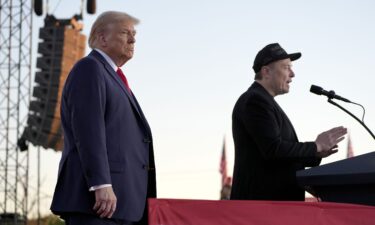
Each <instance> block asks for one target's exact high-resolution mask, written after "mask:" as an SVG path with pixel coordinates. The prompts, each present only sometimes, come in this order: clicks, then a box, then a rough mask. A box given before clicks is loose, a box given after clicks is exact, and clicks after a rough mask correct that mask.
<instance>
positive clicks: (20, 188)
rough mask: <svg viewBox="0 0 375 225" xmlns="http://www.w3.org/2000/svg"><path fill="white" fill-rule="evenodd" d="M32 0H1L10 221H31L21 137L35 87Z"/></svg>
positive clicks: (3, 204) (3, 197)
mask: <svg viewBox="0 0 375 225" xmlns="http://www.w3.org/2000/svg"><path fill="white" fill-rule="evenodd" d="M31 4H32V1H31V0H0V220H1V216H2V217H3V219H4V218H8V219H7V222H8V223H6V224H12V221H14V224H23V223H24V224H26V222H27V213H28V178H29V174H28V172H29V153H28V151H24V152H22V151H20V149H19V147H17V140H18V138H19V137H20V135H21V132H22V131H23V129H24V127H25V124H26V119H27V112H28V104H29V98H30V90H31V89H30V86H31V46H32V6H31ZM10 220H12V221H10Z"/></svg>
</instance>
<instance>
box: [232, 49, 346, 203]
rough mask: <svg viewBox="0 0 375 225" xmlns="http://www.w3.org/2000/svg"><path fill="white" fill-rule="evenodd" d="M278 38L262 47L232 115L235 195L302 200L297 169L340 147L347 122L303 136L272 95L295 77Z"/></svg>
mask: <svg viewBox="0 0 375 225" xmlns="http://www.w3.org/2000/svg"><path fill="white" fill-rule="evenodd" d="M300 57H301V53H294V54H287V52H286V51H285V50H284V49H283V48H282V47H281V46H280V45H279V44H278V43H274V44H269V45H267V46H265V47H264V48H263V49H262V50H261V51H259V52H258V54H257V56H256V57H255V60H254V65H253V69H254V71H255V73H256V75H255V82H254V83H253V84H252V85H251V87H250V88H249V89H248V90H247V91H246V92H245V93H244V94H242V95H241V97H240V98H239V99H238V101H237V103H236V105H235V106H234V110H233V115H232V129H233V139H234V144H235V164H234V172H233V184H232V185H233V186H232V193H231V199H240V200H250V199H252V200H300V201H303V200H304V198H305V197H304V190H303V189H302V188H300V187H298V185H297V181H296V171H297V170H301V169H304V168H305V167H311V166H317V165H319V164H320V161H321V158H323V157H327V156H329V155H331V154H333V153H335V152H337V143H339V142H340V141H342V140H343V139H344V137H343V136H344V135H345V134H346V132H347V131H346V128H343V127H336V128H333V129H331V130H328V131H326V132H323V133H321V134H320V135H318V137H317V138H316V140H315V142H299V141H298V138H297V135H296V133H295V131H294V128H293V125H292V123H291V122H290V120H289V119H288V117H287V115H286V114H285V113H284V112H283V110H282V109H281V107H280V106H279V105H278V104H277V102H276V101H275V99H274V97H275V96H277V95H281V94H285V93H288V92H289V84H290V82H291V81H292V78H293V77H294V72H293V71H292V68H291V67H292V63H291V61H293V60H296V59H298V58H300Z"/></svg>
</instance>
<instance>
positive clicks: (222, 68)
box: [31, 0, 375, 208]
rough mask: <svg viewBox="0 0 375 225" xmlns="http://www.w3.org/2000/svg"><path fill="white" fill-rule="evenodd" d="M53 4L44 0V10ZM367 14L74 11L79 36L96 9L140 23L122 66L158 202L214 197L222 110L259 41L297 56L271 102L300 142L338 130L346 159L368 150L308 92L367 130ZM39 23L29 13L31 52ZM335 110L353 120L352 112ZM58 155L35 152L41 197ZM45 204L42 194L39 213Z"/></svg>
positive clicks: (347, 10) (304, 5)
mask: <svg viewBox="0 0 375 225" xmlns="http://www.w3.org/2000/svg"><path fill="white" fill-rule="evenodd" d="M57 2H58V1H57V0H53V1H52V0H51V1H50V4H51V6H50V9H51V10H52V9H53V8H54V7H55V5H56V3H57ZM79 9H80V3H79V1H76V0H62V2H61V3H60V5H59V7H58V8H57V10H56V12H55V15H56V16H57V17H58V18H69V17H71V16H72V15H73V14H75V13H78V12H79ZM374 9H375V2H374V1H370V0H367V1H365V0H361V1H354V0H348V1H338V0H337V1H333V0H330V1H323V0H318V1H297V0H293V1H276V0H273V1H250V0H242V1H240V0H232V1H224V0H201V1H198V0H190V1H176V0H155V1H142V0H141V1H140V0H126V1H125V0H124V1H118V0H117V1H116V0H105V1H104V0H102V1H100V0H97V13H96V14H95V15H86V14H85V15H84V20H83V23H84V30H83V33H84V34H86V35H88V33H89V30H90V28H91V24H92V23H93V21H94V20H95V18H96V16H97V15H99V14H100V13H101V12H103V11H106V10H119V11H125V12H127V13H129V14H131V15H133V16H135V17H137V18H139V19H140V20H141V23H140V24H139V25H138V26H137V27H136V29H137V31H138V34H137V43H136V51H135V56H134V58H133V59H132V60H131V61H129V62H128V63H127V64H126V65H125V66H124V67H123V69H124V71H125V73H126V75H127V77H128V80H129V83H130V85H131V87H132V90H133V91H134V93H135V95H136V96H137V98H138V100H139V102H140V104H141V106H142V108H143V110H144V112H145V115H146V117H147V118H148V120H149V123H150V125H151V128H152V131H153V136H154V141H155V142H154V147H155V157H156V163H157V183H158V194H159V197H161V198H196V199H218V197H219V191H220V174H219V172H218V167H219V159H220V154H221V148H222V143H223V136H224V135H225V136H226V139H227V147H228V152H227V154H228V155H227V156H228V170H229V171H228V172H229V174H231V173H232V167H233V154H234V153H233V141H232V136H231V135H232V134H231V113H232V109H233V106H234V104H235V102H236V100H237V98H238V97H239V95H240V94H241V93H243V92H244V91H245V90H246V89H247V88H248V87H249V86H250V84H251V83H252V81H253V76H254V73H253V71H252V69H251V67H252V62H253V59H254V57H255V55H256V53H257V52H258V51H259V50H260V49H261V48H263V47H264V46H265V45H266V44H269V43H273V42H279V43H280V44H281V45H282V46H283V47H284V48H285V49H286V50H287V51H288V52H297V51H300V52H302V58H301V59H300V60H298V61H295V62H294V70H295V73H296V77H295V78H294V79H293V82H292V83H291V91H290V93H289V94H287V95H283V96H279V97H276V100H277V101H278V102H279V103H280V105H281V106H282V107H283V109H284V111H286V113H287V114H288V115H289V117H290V119H291V121H292V123H293V124H294V126H295V128H296V130H297V133H298V136H299V139H300V141H314V140H315V138H316V136H317V135H318V134H319V133H320V132H322V131H324V130H327V129H329V128H331V127H333V126H337V125H344V126H346V127H348V128H349V129H350V132H351V136H352V142H353V146H354V150H355V153H356V154H363V153H367V152H370V151H373V150H375V142H374V140H372V138H371V136H370V135H369V134H368V133H367V132H366V131H365V130H364V129H363V128H362V127H361V126H360V125H359V124H358V123H357V122H356V121H355V120H354V119H352V118H350V117H349V116H348V115H346V114H345V113H344V112H342V111H341V110H339V109H338V108H336V107H334V106H332V105H330V104H329V103H327V102H326V98H325V97H320V96H317V95H313V94H311V93H310V92H309V89H310V86H311V84H316V85H319V86H322V87H324V88H326V89H328V90H331V89H334V90H335V91H336V93H337V94H339V95H342V96H344V97H347V98H349V99H350V100H352V101H355V102H358V103H361V104H363V105H364V106H365V108H366V118H365V122H366V124H367V125H368V126H369V128H370V129H371V128H373V129H375V125H374V124H375V104H374V102H373V96H374V94H373V91H374V81H375V79H374V76H375V73H374V70H373V68H374V59H375V57H374V52H375V44H374V40H375V26H374V22H375V13H374ZM43 18H44V16H43V17H34V37H35V38H34V46H35V48H34V49H36V48H37V47H36V46H37V42H38V40H37V35H38V28H39V27H40V26H42V25H43ZM89 51H90V50H89V49H87V51H86V53H88V52H89ZM35 57H36V55H34V63H35ZM340 104H342V105H343V106H345V107H347V108H348V109H350V110H351V111H352V112H354V113H356V115H357V116H358V117H361V116H362V114H361V113H362V111H361V110H360V108H358V107H352V106H349V105H347V104H344V103H341V102H340ZM31 151H32V152H34V153H35V152H36V151H34V149H33V148H32V149H31ZM345 151H346V141H344V142H343V143H342V144H340V152H339V153H337V154H336V155H334V156H331V157H330V158H326V159H324V160H323V163H328V162H332V161H336V160H340V159H343V158H344V156H345ZM34 153H33V155H32V157H35V156H34ZM59 158H60V154H59V153H54V152H53V151H51V150H47V151H43V152H42V159H43V160H42V168H44V172H43V174H42V177H43V178H44V185H43V193H44V194H47V195H52V192H53V186H54V185H55V182H56V174H57V165H58V161H59ZM31 161H32V163H35V160H31ZM47 164H48V166H47ZM35 171H36V170H32V172H31V176H32V178H35V176H36V175H35ZM34 186H35V185H34ZM125 188H126V187H125ZM49 202H50V199H48V198H46V199H45V200H44V201H43V207H44V208H48V207H49Z"/></svg>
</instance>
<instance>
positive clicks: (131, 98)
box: [90, 50, 150, 130]
mask: <svg viewBox="0 0 375 225" xmlns="http://www.w3.org/2000/svg"><path fill="white" fill-rule="evenodd" d="M90 55H92V56H94V57H95V58H96V59H98V60H99V61H101V62H102V63H103V65H104V68H105V69H106V70H107V72H108V74H109V75H110V76H111V77H112V78H113V79H114V80H115V81H116V82H117V84H118V85H119V86H120V87H121V89H122V90H123V91H124V92H125V94H126V96H127V97H128V99H129V101H130V103H131V105H132V106H133V108H134V109H135V111H137V113H138V116H139V117H140V118H141V120H142V122H143V124H144V126H145V127H146V129H147V130H149V129H150V128H149V126H148V124H147V121H146V119H145V117H144V115H143V112H142V110H141V108H140V107H139V104H138V102H136V100H135V97H134V96H133V94H132V93H129V92H128V90H127V89H126V87H125V85H124V82H122V80H121V79H120V77H119V76H118V74H117V73H116V72H115V71H114V70H113V68H112V67H111V66H110V65H109V64H108V62H107V61H106V60H105V59H104V58H103V57H102V56H101V55H100V54H99V53H98V52H96V51H94V50H93V51H91V53H90ZM145 121H146V122H145Z"/></svg>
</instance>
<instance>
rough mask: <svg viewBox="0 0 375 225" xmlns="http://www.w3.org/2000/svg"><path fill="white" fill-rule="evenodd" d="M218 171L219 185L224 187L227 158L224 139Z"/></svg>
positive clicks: (226, 175)
mask: <svg viewBox="0 0 375 225" xmlns="http://www.w3.org/2000/svg"><path fill="white" fill-rule="evenodd" d="M219 171H220V173H221V185H222V186H224V185H225V182H226V180H228V179H227V177H228V174H227V156H226V145H225V138H224V141H223V150H222V152H221V160H220V168H219Z"/></svg>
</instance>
